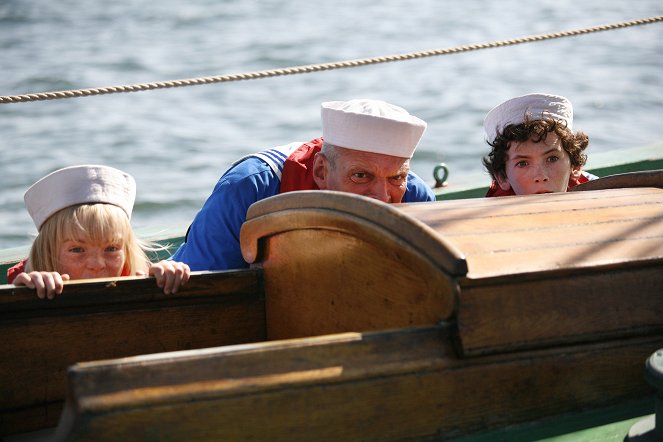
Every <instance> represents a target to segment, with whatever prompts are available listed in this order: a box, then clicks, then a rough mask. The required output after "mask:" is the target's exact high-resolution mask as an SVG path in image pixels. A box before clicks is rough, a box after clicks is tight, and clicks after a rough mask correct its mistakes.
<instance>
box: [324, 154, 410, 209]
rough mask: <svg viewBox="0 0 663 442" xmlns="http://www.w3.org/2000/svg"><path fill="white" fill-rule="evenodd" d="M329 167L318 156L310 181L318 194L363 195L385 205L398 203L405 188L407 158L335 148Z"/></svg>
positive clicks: (326, 159)
mask: <svg viewBox="0 0 663 442" xmlns="http://www.w3.org/2000/svg"><path fill="white" fill-rule="evenodd" d="M336 149H337V152H338V154H337V155H335V159H334V161H333V164H332V163H331V162H330V161H329V159H328V158H326V157H325V156H324V155H322V154H318V155H317V156H316V158H315V163H314V165H313V173H314V179H315V182H316V184H317V186H318V187H319V188H320V189H321V190H338V191H341V192H349V193H355V194H357V195H363V196H367V197H370V198H374V199H376V200H380V201H382V202H385V203H400V202H401V200H402V199H403V195H405V190H406V188H407V174H408V172H409V171H410V160H409V159H408V158H400V157H393V156H390V155H382V154H377V153H371V152H362V151H358V150H352V149H345V148H338V147H337V148H336Z"/></svg>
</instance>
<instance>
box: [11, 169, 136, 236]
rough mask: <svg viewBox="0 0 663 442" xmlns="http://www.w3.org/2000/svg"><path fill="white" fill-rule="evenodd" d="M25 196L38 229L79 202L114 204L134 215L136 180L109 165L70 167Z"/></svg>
mask: <svg viewBox="0 0 663 442" xmlns="http://www.w3.org/2000/svg"><path fill="white" fill-rule="evenodd" d="M23 199H24V200H25V206H26V207H27V209H28V213H29V214H30V216H31V217H32V220H33V221H34V223H35V226H37V229H40V228H41V226H42V224H44V221H46V220H47V219H48V217H49V216H51V215H53V214H54V213H55V212H57V211H58V210H61V209H64V208H65V207H69V206H74V205H77V204H95V203H106V204H113V205H115V206H118V207H119V208H121V209H122V210H124V212H125V213H126V214H127V216H128V217H129V218H131V211H132V210H133V206H134V201H135V199H136V181H135V180H134V178H133V177H132V176H131V175H129V174H128V173H125V172H122V171H121V170H118V169H114V168H112V167H108V166H95V165H84V166H71V167H65V168H64V169H59V170H56V171H55V172H53V173H50V174H49V175H46V176H45V177H44V178H42V179H40V180H39V181H37V182H36V183H34V184H33V185H32V186H30V188H29V189H28V190H27V191H26V192H25V195H24V196H23Z"/></svg>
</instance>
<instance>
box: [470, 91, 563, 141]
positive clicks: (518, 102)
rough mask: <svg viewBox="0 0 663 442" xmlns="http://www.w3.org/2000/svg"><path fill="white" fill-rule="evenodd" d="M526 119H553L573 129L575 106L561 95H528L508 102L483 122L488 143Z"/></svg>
mask: <svg viewBox="0 0 663 442" xmlns="http://www.w3.org/2000/svg"><path fill="white" fill-rule="evenodd" d="M525 117H527V118H530V119H533V120H539V119H543V118H552V119H554V120H558V121H561V122H563V123H565V124H566V127H568V128H569V129H573V106H572V105H571V102H570V101H569V100H568V99H566V98H564V97H562V96H559V95H550V94H538V93H537V94H527V95H522V96H520V97H516V98H512V99H510V100H507V101H505V102H504V103H502V104H499V105H497V106H495V107H494V108H493V109H491V111H490V112H488V115H486V118H485V119H484V121H483V128H484V130H485V131H486V136H487V137H488V141H489V142H491V143H492V142H493V141H495V138H497V134H498V133H500V132H501V131H502V130H503V129H504V128H505V127H507V126H508V125H510V124H521V123H524V122H525Z"/></svg>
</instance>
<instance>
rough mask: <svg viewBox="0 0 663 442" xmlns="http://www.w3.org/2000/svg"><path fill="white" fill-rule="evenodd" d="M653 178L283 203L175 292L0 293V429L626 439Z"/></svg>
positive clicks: (274, 202) (658, 247)
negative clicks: (613, 428) (235, 267)
mask: <svg viewBox="0 0 663 442" xmlns="http://www.w3.org/2000/svg"><path fill="white" fill-rule="evenodd" d="M662 174H663V172H660V171H659V172H650V173H646V174H640V175H639V177H640V178H642V179H643V180H644V181H645V182H646V185H647V186H648V187H629V188H618V189H604V190H591V191H582V189H579V190H580V191H578V192H569V193H563V194H555V195H531V196H523V197H506V198H498V199H462V200H457V201H438V202H433V203H415V204H400V205H385V204H382V203H379V202H375V201H373V200H370V199H368V198H364V197H361V196H356V195H350V194H343V193H336V192H315V191H311V192H298V193H290V194H284V195H280V196H277V197H273V198H270V199H267V200H263V201H260V202H258V203H256V204H254V205H253V206H252V207H251V209H250V210H249V214H248V219H247V223H246V224H245V225H244V227H243V228H242V235H241V244H242V252H243V254H244V257H245V259H246V260H247V261H249V262H251V263H253V264H252V268H251V269H248V270H241V271H229V272H214V273H199V274H196V275H195V276H194V277H193V278H192V281H191V284H189V285H187V286H186V287H185V288H184V290H182V291H181V293H179V294H177V295H173V296H165V295H163V294H161V293H159V292H158V289H156V287H155V286H154V284H153V283H152V281H149V280H146V279H134V278H118V279H113V280H101V281H99V280H97V281H86V282H80V283H71V284H68V285H67V289H66V291H65V293H64V294H63V295H62V296H60V297H59V298H57V299H55V300H54V301H51V302H47V301H43V300H37V299H35V297H34V294H33V293H31V291H30V290H27V289H24V288H15V287H13V286H3V287H2V288H1V289H0V327H1V328H2V332H3V336H5V337H6V342H10V343H11V345H6V346H3V348H2V350H0V351H1V352H2V353H1V354H0V360H2V361H3V363H2V364H1V365H0V388H1V390H0V396H1V397H3V398H6V399H4V400H3V401H2V409H0V430H1V431H2V434H3V435H10V434H17V433H23V435H25V433H27V432H30V431H34V430H42V432H40V433H33V434H32V436H34V437H35V438H37V437H49V438H53V439H55V440H116V439H131V440H134V439H138V440H183V439H184V440H292V439H298V440H312V439H315V440H328V439H342V440H447V439H459V438H460V439H462V438H466V440H471V438H475V440H481V437H488V438H489V439H484V440H490V438H493V439H507V440H508V439H511V438H512V437H513V434H521V438H525V439H530V440H531V439H533V438H536V437H545V436H550V435H555V434H560V432H563V433H567V432H568V431H570V430H569V425H570V426H571V427H572V428H576V429H578V428H583V427H584V428H587V427H588V426H589V427H593V426H596V425H599V424H603V423H608V422H615V421H624V420H626V422H630V420H633V419H636V418H638V417H640V416H643V415H646V414H650V413H653V411H654V405H653V404H654V389H653V387H652V386H650V385H649V384H648V383H647V382H646V380H645V378H644V376H643V366H644V363H645V360H647V358H649V357H650V356H651V355H652V353H654V352H655V351H656V350H658V349H661V348H663V300H662V298H661V293H662V292H663V290H662V289H663V272H662V271H661V270H663V241H662V240H663V189H662V188H661V187H663V179H662V178H661V177H662ZM600 181H601V182H603V183H606V182H607V186H608V187H610V186H611V185H613V184H614V182H615V179H614V178H611V179H608V180H600ZM618 181H619V179H618ZM622 181H623V177H622ZM632 181H633V180H630V182H631V184H632ZM636 181H637V180H636ZM652 184H654V185H656V186H657V187H649V186H652ZM620 185H623V182H622V184H620ZM595 186H596V185H595ZM159 352H166V353H159ZM148 353H151V354H148ZM85 361H94V362H85ZM67 367H69V368H68V369H67ZM65 371H66V374H65ZM579 416H581V417H582V418H581V419H580V422H579V420H578V419H579ZM559 422H563V423H564V424H563V425H562V424H559ZM569 422H571V423H569ZM56 424H57V426H56ZM574 426H575V427H574ZM53 427H56V428H55V429H53ZM627 430H628V428H626V431H627ZM505 431H506V432H508V431H512V432H513V431H515V432H516V433H511V434H510V435H507V434H509V433H504V432H505ZM619 431H624V429H623V428H621V427H620V430H619ZM518 432H520V433H518ZM522 435H525V436H522ZM533 435H537V436H533ZM14 437H18V436H14ZM622 437H623V435H622ZM467 438H470V439H467ZM7 440H11V436H10V437H8V438H7Z"/></svg>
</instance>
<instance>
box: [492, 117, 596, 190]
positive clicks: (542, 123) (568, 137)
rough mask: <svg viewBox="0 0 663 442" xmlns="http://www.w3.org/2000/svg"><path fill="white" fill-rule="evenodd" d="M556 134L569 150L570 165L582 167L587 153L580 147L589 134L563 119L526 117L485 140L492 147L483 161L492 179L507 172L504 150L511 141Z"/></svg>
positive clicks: (538, 139) (507, 148)
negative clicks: (571, 126)
mask: <svg viewBox="0 0 663 442" xmlns="http://www.w3.org/2000/svg"><path fill="white" fill-rule="evenodd" d="M551 132H554V133H555V134H557V136H558V137H559V139H560V140H561V142H562V147H563V149H564V150H565V151H566V153H567V154H569V158H570V159H571V166H572V167H582V166H584V165H585V162H586V161H587V155H585V154H584V153H583V151H584V150H585V149H586V148H587V146H588V145H589V137H588V136H587V135H586V134H585V133H584V132H576V133H573V131H571V130H570V129H569V128H568V127H567V126H566V124H565V123H563V122H560V121H557V120H554V119H552V118H543V119H537V120H534V119H531V118H529V117H525V121H524V122H523V123H520V124H510V125H508V126H506V127H505V128H504V129H503V130H502V131H498V133H497V137H495V140H494V141H493V142H492V143H491V142H488V144H489V145H490V146H491V147H492V149H491V151H490V153H489V154H488V155H487V156H485V157H484V158H483V165H484V167H485V168H486V170H487V171H488V172H489V173H490V175H491V176H492V178H493V180H496V179H497V177H498V176H500V177H505V176H506V160H507V151H508V150H509V147H510V145H511V142H512V141H517V142H524V141H528V140H532V141H534V142H535V143H538V142H540V141H543V140H545V139H546V136H548V134H549V133H551Z"/></svg>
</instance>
